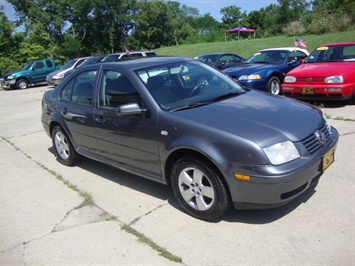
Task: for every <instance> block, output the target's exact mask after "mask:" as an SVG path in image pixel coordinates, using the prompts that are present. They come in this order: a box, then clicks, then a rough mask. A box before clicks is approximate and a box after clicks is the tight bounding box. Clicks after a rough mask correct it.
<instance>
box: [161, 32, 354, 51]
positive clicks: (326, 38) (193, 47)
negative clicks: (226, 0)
mask: <svg viewBox="0 0 355 266" xmlns="http://www.w3.org/2000/svg"><path fill="white" fill-rule="evenodd" d="M354 36H355V30H352V31H343V32H337V33H330V34H322V35H303V36H297V37H299V38H301V39H302V40H304V41H306V42H307V50H308V51H309V52H311V51H313V49H315V48H316V47H318V46H319V45H321V44H325V43H332V42H345V41H355V38H354ZM227 39H228V36H227ZM288 46H294V40H293V36H290V37H287V36H277V37H270V38H263V39H249V40H236V41H226V42H214V43H199V44H189V45H179V46H170V47H163V48H160V49H155V50H154V51H155V52H156V53H157V54H158V55H172V56H188V57H195V56H197V55H199V54H205V53H211V52H230V53H235V54H238V55H241V56H244V57H249V56H250V55H252V54H253V53H255V52H256V51H258V50H260V49H265V48H275V47H288Z"/></svg>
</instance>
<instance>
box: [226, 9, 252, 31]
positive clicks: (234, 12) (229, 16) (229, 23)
mask: <svg viewBox="0 0 355 266" xmlns="http://www.w3.org/2000/svg"><path fill="white" fill-rule="evenodd" d="M221 13H222V14H223V16H222V22H223V24H224V26H225V27H226V28H232V27H235V26H238V24H239V21H241V20H242V19H244V18H245V17H246V16H247V14H246V12H245V11H244V12H243V13H242V12H241V8H240V7H237V6H235V5H233V6H227V7H224V8H222V9H221Z"/></svg>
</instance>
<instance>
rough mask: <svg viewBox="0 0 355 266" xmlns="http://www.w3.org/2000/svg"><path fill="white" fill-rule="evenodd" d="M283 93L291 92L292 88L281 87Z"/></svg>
mask: <svg viewBox="0 0 355 266" xmlns="http://www.w3.org/2000/svg"><path fill="white" fill-rule="evenodd" d="M282 89H283V90H284V91H293V87H282Z"/></svg>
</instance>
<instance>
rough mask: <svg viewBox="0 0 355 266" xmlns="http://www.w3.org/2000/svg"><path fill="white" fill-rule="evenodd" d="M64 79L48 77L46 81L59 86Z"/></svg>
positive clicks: (50, 84)
mask: <svg viewBox="0 0 355 266" xmlns="http://www.w3.org/2000/svg"><path fill="white" fill-rule="evenodd" d="M61 81H62V79H47V80H46V82H47V84H48V85H49V86H57V85H58V84H59V83H60V82H61Z"/></svg>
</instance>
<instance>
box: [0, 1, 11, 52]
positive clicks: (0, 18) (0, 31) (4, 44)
mask: <svg viewBox="0 0 355 266" xmlns="http://www.w3.org/2000/svg"><path fill="white" fill-rule="evenodd" d="M3 10H4V8H3V6H0V56H8V55H9V54H10V51H11V46H12V32H13V30H14V24H13V23H12V22H11V21H9V19H8V18H7V16H6V15H5V13H4V12H3Z"/></svg>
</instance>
